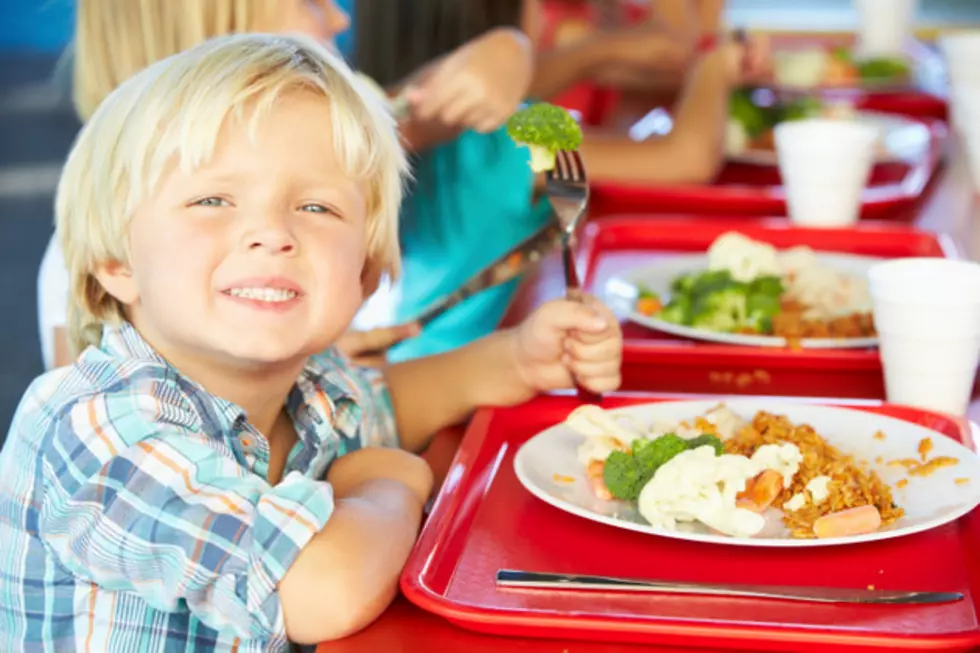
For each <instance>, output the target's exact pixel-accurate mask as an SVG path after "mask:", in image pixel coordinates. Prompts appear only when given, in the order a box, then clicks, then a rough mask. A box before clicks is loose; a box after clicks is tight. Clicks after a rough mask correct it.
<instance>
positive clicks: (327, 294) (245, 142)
mask: <svg viewBox="0 0 980 653" xmlns="http://www.w3.org/2000/svg"><path fill="white" fill-rule="evenodd" d="M247 118H248V116H247V115H246V120H244V121H241V120H238V119H236V118H234V117H232V118H229V120H228V121H227V122H226V124H225V125H224V126H223V128H222V130H221V133H220V134H219V137H218V140H217V144H216V148H215V151H214V156H213V157H212V158H211V159H210V160H209V161H207V162H205V163H204V164H202V165H201V166H199V167H198V168H197V169H195V170H193V171H186V170H181V169H180V167H179V166H178V165H176V164H174V165H173V166H171V167H170V168H169V169H168V170H167V171H166V172H165V173H164V175H163V177H162V178H161V179H160V183H159V184H158V185H157V186H156V191H155V192H154V193H152V194H151V195H150V196H149V197H147V199H146V200H145V201H144V202H143V203H142V205H141V206H140V207H139V208H138V209H137V211H136V213H135V214H134V216H133V219H132V222H131V223H130V229H129V251H130V264H129V265H128V266H124V265H121V264H113V265H109V266H105V267H104V268H103V269H102V270H101V271H100V272H99V274H98V277H99V280H100V282H102V284H103V286H104V287H105V288H106V289H107V290H108V291H109V292H110V293H111V294H112V295H114V296H115V297H116V298H117V299H119V300H120V301H122V302H123V303H124V304H126V306H127V313H128V317H129V319H130V320H131V321H132V322H133V324H134V325H135V326H136V328H137V329H138V330H139V331H140V333H141V334H142V335H143V337H144V338H146V339H147V341H148V342H149V343H150V344H151V345H153V346H154V347H155V348H156V349H157V350H158V351H160V353H161V354H163V355H164V356H165V357H166V358H168V359H169V360H170V361H171V362H172V363H173V364H175V365H176V366H177V367H178V368H180V367H184V364H183V363H184V361H188V362H190V363H191V364H190V365H188V366H193V363H192V361H198V360H199V361H202V362H203V361H204V360H207V361H212V362H214V363H218V364H222V365H232V366H236V367H255V366H260V367H261V366H264V365H275V364H280V363H290V362H299V361H305V359H306V358H307V357H308V356H309V355H311V354H313V353H316V352H319V351H321V350H323V349H324V348H326V347H327V346H328V345H329V344H330V343H332V342H333V341H334V340H335V339H336V338H337V337H339V336H340V335H341V334H342V333H343V332H344V330H345V329H347V327H348V325H349V324H350V321H351V320H352V319H353V316H354V314H355V313H356V311H357V309H358V308H359V307H360V305H361V302H362V294H363V293H362V286H361V272H362V269H363V267H364V263H365V257H366V224H367V215H366V197H365V194H364V189H363V187H362V185H361V184H360V183H358V182H357V181H356V180H353V179H351V178H350V177H349V176H348V175H347V173H346V172H345V171H344V169H343V166H342V165H341V163H340V161H338V159H337V157H336V155H335V151H334V144H333V139H332V138H331V118H330V106H329V103H328V102H327V101H326V100H324V99H322V98H320V97H317V96H314V95H313V94H309V93H303V92H291V93H288V94H286V95H284V96H282V97H280V98H279V99H278V100H277V101H276V102H275V104H274V105H273V106H272V107H271V109H270V110H269V111H268V112H267V113H266V114H265V115H264V116H261V117H259V119H258V120H257V121H256V122H254V129H253V130H251V131H250V130H249V124H248V122H249V121H248V120H247Z"/></svg>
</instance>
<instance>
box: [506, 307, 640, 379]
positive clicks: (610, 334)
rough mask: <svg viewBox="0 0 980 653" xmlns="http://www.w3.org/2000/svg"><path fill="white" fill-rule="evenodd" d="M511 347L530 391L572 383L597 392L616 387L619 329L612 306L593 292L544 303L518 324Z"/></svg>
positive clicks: (618, 372)
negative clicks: (580, 297) (581, 299)
mask: <svg viewBox="0 0 980 653" xmlns="http://www.w3.org/2000/svg"><path fill="white" fill-rule="evenodd" d="M515 351H516V354H515V355H516V360H517V365H518V370H519V371H520V373H521V376H522V378H523V379H524V380H525V381H526V382H527V385H528V388H529V390H531V391H532V392H535V393H537V392H546V391H548V390H558V389H563V388H571V387H573V386H574V385H575V384H576V383H577V384H578V385H580V386H581V387H583V388H585V389H586V390H591V391H592V392H596V393H603V392H610V391H612V390H616V389H617V388H619V384H620V381H621V379H620V363H621V362H622V357H623V334H622V332H621V331H620V328H619V322H618V321H617V320H616V318H615V316H614V315H613V314H612V311H610V310H609V309H608V308H606V306H604V305H603V304H602V303H601V302H600V301H599V300H597V299H595V298H594V297H586V301H585V303H578V302H572V301H567V300H558V301H553V302H548V303H547V304H545V305H543V306H542V307H541V308H539V309H538V310H537V311H535V312H534V313H533V314H532V315H531V316H530V317H529V318H528V319H527V320H526V321H525V322H524V323H523V324H521V326H520V327H519V328H518V329H517V331H516V350H515Z"/></svg>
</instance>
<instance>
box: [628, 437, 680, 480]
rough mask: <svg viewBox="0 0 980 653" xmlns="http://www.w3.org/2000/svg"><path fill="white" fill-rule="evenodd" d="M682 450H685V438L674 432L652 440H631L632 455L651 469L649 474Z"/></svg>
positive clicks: (643, 465) (645, 467)
mask: <svg viewBox="0 0 980 653" xmlns="http://www.w3.org/2000/svg"><path fill="white" fill-rule="evenodd" d="M682 451H687V440H685V439H684V438H682V437H680V436H678V435H676V434H674V433H665V434H664V435H661V436H660V437H659V438H656V439H654V440H645V439H639V440H634V441H633V457H634V458H636V459H637V460H638V461H639V462H640V465H641V466H642V467H643V468H644V469H648V470H651V472H650V475H651V476H653V474H654V473H656V471H657V470H658V469H660V466H661V465H663V464H664V463H666V462H667V461H668V460H670V459H671V458H673V457H674V456H676V455H677V454H679V453H681V452H682Z"/></svg>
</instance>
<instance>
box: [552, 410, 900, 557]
mask: <svg viewBox="0 0 980 653" xmlns="http://www.w3.org/2000/svg"><path fill="white" fill-rule="evenodd" d="M566 423H567V425H568V426H569V427H570V428H571V429H572V430H573V431H575V432H576V433H578V434H581V435H584V436H585V440H584V441H583V442H582V443H581V444H580V445H579V447H578V452H577V455H578V460H579V463H580V464H582V466H583V469H584V470H585V475H586V478H587V479H588V483H589V487H590V488H591V490H592V492H593V493H594V494H595V496H596V497H597V498H599V499H600V500H603V501H613V500H620V501H628V502H634V503H635V504H636V508H637V511H638V512H639V513H640V515H641V516H642V517H643V518H644V519H645V520H646V521H647V522H649V523H650V524H651V525H652V526H654V527H656V528H662V529H664V530H668V531H674V530H677V528H678V526H679V525H680V524H684V523H688V522H700V523H702V524H704V525H705V526H707V527H708V528H709V529H711V530H713V531H716V532H718V533H722V534H725V535H729V536H732V537H753V536H756V535H759V534H760V533H761V532H762V531H763V530H764V529H765V528H766V526H767V523H768V521H767V516H770V515H773V514H776V515H779V516H780V517H781V520H782V523H783V525H784V526H785V528H786V531H787V533H788V536H789V537H791V538H797V539H804V538H807V539H808V538H827V537H847V536H852V535H861V534H864V533H871V532H874V531H876V530H878V529H879V528H881V527H882V526H887V525H889V524H892V523H894V522H895V521H896V520H897V519H899V518H900V517H901V516H902V515H903V511H902V509H901V508H900V507H898V506H897V505H895V503H894V502H893V500H892V495H891V488H890V487H889V486H888V485H887V484H885V483H884V482H882V481H881V479H880V478H879V477H878V475H877V474H876V473H875V472H874V471H869V470H865V469H863V468H862V467H861V466H860V465H857V464H856V463H855V462H854V458H853V456H850V455H845V454H842V453H841V452H840V451H838V449H837V448H836V447H834V446H832V445H830V444H828V443H827V442H826V441H825V440H824V439H823V438H822V437H821V436H820V435H819V434H818V433H816V432H815V431H814V430H813V428H811V427H810V426H807V425H795V424H792V423H791V422H790V421H789V420H788V419H787V418H786V417H784V416H780V415H774V414H771V413H767V412H764V411H759V412H758V413H757V414H756V415H755V416H754V417H753V419H752V420H751V421H744V420H743V419H742V418H741V417H739V416H738V415H737V414H735V413H734V412H732V411H731V410H730V409H729V408H728V407H726V406H725V405H719V406H716V407H715V408H713V409H711V410H710V411H708V412H707V413H706V414H705V415H703V416H698V417H696V418H695V419H694V420H692V421H690V422H688V421H682V422H677V423H666V424H653V425H650V426H647V427H638V426H637V425H636V424H632V423H626V422H624V421H622V420H617V419H615V418H614V416H613V415H612V414H611V413H608V412H606V411H604V410H603V409H602V408H600V407H598V406H595V405H587V406H581V407H579V408H577V409H575V410H574V411H572V413H570V414H569V416H568V418H567V420H566ZM774 511H778V512H775V513H774Z"/></svg>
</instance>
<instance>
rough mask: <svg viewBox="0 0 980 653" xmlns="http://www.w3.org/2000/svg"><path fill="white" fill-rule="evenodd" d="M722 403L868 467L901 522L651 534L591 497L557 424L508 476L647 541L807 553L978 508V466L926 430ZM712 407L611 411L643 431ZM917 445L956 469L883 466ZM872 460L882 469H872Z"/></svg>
mask: <svg viewBox="0 0 980 653" xmlns="http://www.w3.org/2000/svg"><path fill="white" fill-rule="evenodd" d="M725 403H726V405H728V407H729V408H730V409H732V410H733V411H734V412H735V413H737V414H738V415H739V416H740V417H742V418H743V419H746V420H750V419H751V418H752V417H753V416H754V415H755V413H756V412H757V411H759V410H765V411H768V412H772V413H777V414H782V415H786V416H787V417H788V418H789V419H790V421H792V422H793V423H794V424H809V425H810V426H812V427H813V428H814V429H815V430H816V431H817V433H819V434H820V435H821V436H823V438H824V439H825V440H827V442H829V443H831V444H833V445H835V446H837V447H838V448H839V449H840V451H841V452H842V453H844V454H853V455H854V456H855V459H856V460H867V461H869V464H870V467H871V469H874V470H875V471H877V472H878V474H879V476H880V477H881V479H882V480H883V481H885V482H886V483H888V484H889V485H891V486H892V497H893V498H894V500H895V502H896V503H898V504H899V505H900V506H901V507H902V508H903V509H904V510H905V516H903V517H902V518H901V519H898V520H897V521H895V522H894V523H893V524H891V525H889V526H887V527H885V528H883V529H882V530H879V531H877V532H875V533H868V534H866V535H855V536H852V537H842V538H826V539H819V540H818V539H810V540H800V539H792V538H790V537H789V536H788V534H787V533H786V531H785V528H784V527H783V526H782V522H781V521H779V520H778V519H776V518H775V515H773V518H772V519H770V521H771V522H772V524H771V526H772V527H773V528H771V529H769V528H767V532H764V533H763V534H760V535H759V536H756V537H754V538H735V537H727V536H724V535H716V534H712V533H710V532H709V531H708V529H707V528H706V527H705V526H703V525H701V524H699V523H693V524H684V525H683V528H684V530H678V531H667V530H660V529H655V528H654V527H652V526H650V525H649V524H648V523H647V522H646V521H645V520H644V519H643V518H642V517H641V516H640V514H639V512H637V510H636V507H635V506H634V505H631V504H629V503H626V502H623V501H610V502H606V501H601V500H599V499H597V498H596V497H595V496H594V495H593V494H592V491H591V490H590V489H589V486H588V482H587V481H586V479H585V473H584V469H583V468H582V465H581V464H580V463H579V462H578V460H577V458H576V450H577V448H578V446H579V444H580V443H581V442H582V441H583V440H584V439H585V436H582V435H579V434H577V433H576V432H574V431H573V430H571V429H570V428H568V427H567V426H566V425H565V424H564V423H562V424H558V425H557V426H553V427H551V428H550V429H547V430H546V431H542V432H541V433H539V434H538V435H536V436H534V437H533V438H531V439H530V440H528V441H527V442H525V443H524V445H523V446H522V447H521V448H520V449H519V450H518V452H517V454H516V455H515V457H514V471H515V472H516V473H517V478H518V479H519V480H520V482H521V484H522V485H524V487H525V488H527V490H528V491H529V492H530V493H531V494H533V495H534V496H536V497H537V498H539V499H541V500H542V501H545V502H547V503H550V504H551V505H553V506H555V507H556V508H559V509H561V510H564V511H566V512H570V513H572V514H573V515H578V516H579V517H583V518H585V519H589V520H592V521H595V522H600V523H603V524H609V525H610V526H616V527H619V528H625V529H627V530H631V531H640V532H642V533H650V534H651V535H660V536H663V537H670V538H675V539H680V540H691V541H695V542H710V543H715V544H728V545H734V546H764V547H812V546H830V545H840V544H856V543H858V542H872V541H877V540H886V539H891V538H894V537H901V536H903V535H910V534H912V533H918V532H921V531H925V530H928V529H930V528H936V527H937V526H942V525H943V524H946V523H949V522H951V521H953V520H955V519H957V518H959V517H961V516H962V515H965V514H966V513H968V512H970V511H971V510H972V509H973V508H974V507H976V506H977V505H978V504H980V459H978V458H977V456H976V455H975V454H974V453H972V452H971V451H970V450H969V449H967V448H966V447H964V446H963V445H961V444H959V443H957V442H954V441H953V440H951V439H950V438H947V437H946V436H944V435H942V434H940V433H937V432H935V431H932V430H930V429H927V428H925V427H922V426H918V425H915V424H911V423H909V422H905V421H902V420H899V419H895V418H892V417H886V416H883V415H876V414H874V413H869V412H864V411H860V410H853V409H847V408H831V407H827V406H818V405H814V404H803V403H793V402H789V401H785V400H778V399H760V398H745V399H741V398H739V399H733V400H731V401H726V402H725ZM717 404H718V401H717V400H713V401H677V402H663V403H655V404H639V405H636V406H629V407H626V408H619V409H616V410H614V411H610V412H611V413H613V414H614V415H629V416H630V417H631V418H632V419H634V420H636V422H637V423H638V424H641V425H644V426H645V425H649V424H652V423H655V422H662V421H668V420H683V419H688V420H690V419H692V418H693V417H695V416H697V415H703V414H704V413H706V412H707V411H708V410H710V409H711V408H712V407H714V406H716V405H717ZM879 430H880V431H882V432H883V433H885V435H886V436H887V437H886V438H885V440H883V441H882V440H875V439H874V434H875V432H877V431H879ZM923 438H931V439H932V443H933V450H932V451H931V452H930V454H929V456H930V457H935V456H952V457H954V458H959V460H960V463H959V464H958V465H954V466H952V467H944V468H941V469H938V470H936V471H935V472H934V473H933V474H932V475H930V476H925V477H919V476H908V475H907V473H906V472H905V469H904V468H902V467H889V466H888V465H887V462H888V461H890V460H895V459H901V458H916V457H918V454H917V448H918V445H919V442H920V441H921V440H922V439H923ZM879 456H881V457H882V458H883V462H882V463H881V464H875V462H874V461H875V459H876V458H878V457H879ZM555 474H560V475H563V476H568V477H571V478H573V479H574V482H571V483H569V482H559V481H556V480H555V479H554V475H555ZM902 478H908V479H909V482H908V485H906V486H905V487H903V488H896V487H895V482H896V481H898V480H899V479H902ZM958 478H966V479H969V482H968V483H966V484H964V485H957V484H956V479H958Z"/></svg>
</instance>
